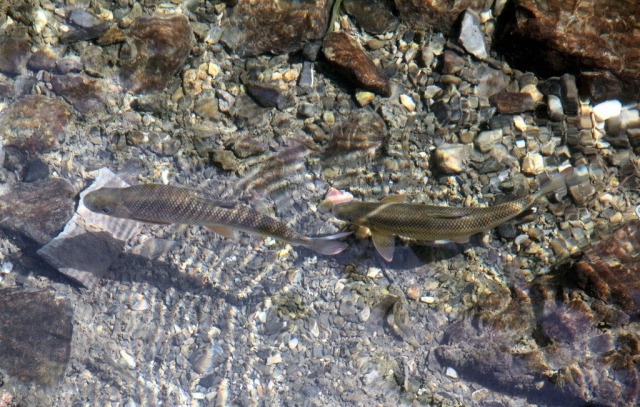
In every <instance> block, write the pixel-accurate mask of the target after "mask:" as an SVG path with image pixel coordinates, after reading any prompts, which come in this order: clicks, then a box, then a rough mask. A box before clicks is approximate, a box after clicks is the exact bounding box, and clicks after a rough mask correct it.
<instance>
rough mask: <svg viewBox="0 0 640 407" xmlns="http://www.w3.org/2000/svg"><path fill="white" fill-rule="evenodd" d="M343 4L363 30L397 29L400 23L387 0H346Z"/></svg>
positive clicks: (381, 32) (382, 32)
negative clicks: (373, 0)
mask: <svg viewBox="0 0 640 407" xmlns="http://www.w3.org/2000/svg"><path fill="white" fill-rule="evenodd" d="M342 6H343V7H344V9H345V11H346V12H347V14H349V15H350V16H352V17H353V18H355V19H356V22H357V23H358V25H359V26H360V27H362V29H363V30H365V31H366V32H368V33H371V34H384V33H386V32H390V31H395V30H396V29H397V28H398V25H399V24H400V20H398V18H397V17H396V16H394V15H393V11H392V9H391V7H390V4H389V3H388V2H386V1H376V2H372V1H370V0H344V1H343V2H342Z"/></svg>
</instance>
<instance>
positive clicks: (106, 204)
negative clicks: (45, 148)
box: [83, 184, 349, 255]
mask: <svg viewBox="0 0 640 407" xmlns="http://www.w3.org/2000/svg"><path fill="white" fill-rule="evenodd" d="M83 202H84V205H85V206H86V207H87V208H89V209H90V210H91V211H93V212H96V213H101V214H105V215H108V216H113V217H116V218H124V219H132V220H136V221H140V222H146V223H154V224H160V225H169V224H172V223H177V224H187V225H200V226H205V227H207V228H209V229H211V230H213V231H214V232H216V233H218V234H220V235H222V236H225V237H232V236H233V231H232V229H238V230H242V231H244V232H247V233H251V234H257V235H263V236H271V237H273V238H276V239H278V240H282V241H285V242H288V243H290V244H291V245H293V246H305V247H308V248H309V249H312V250H315V251H316V252H318V253H322V254H327V255H331V254H337V253H340V252H341V251H343V250H344V249H345V248H346V247H347V244H346V243H344V242H339V241H336V240H335V239H339V238H341V237H344V236H347V235H348V234H349V233H348V232H343V233H337V234H334V235H330V236H323V237H306V236H303V235H301V234H299V233H297V232H296V231H294V230H293V229H291V228H290V227H289V226H287V224H285V223H284V222H282V221H280V220H278V219H276V218H273V217H271V216H267V215H264V214H262V213H260V212H258V211H256V210H255V209H253V208H251V207H250V206H247V205H244V204H240V203H236V202H221V201H216V200H213V199H211V198H209V197H207V196H206V195H204V194H202V193H199V192H196V191H193V190H190V189H187V188H182V187H175V186H169V185H160V184H142V185H136V186H131V187H127V188H101V189H98V190H96V191H92V192H89V193H88V194H86V195H85V196H84V199H83Z"/></svg>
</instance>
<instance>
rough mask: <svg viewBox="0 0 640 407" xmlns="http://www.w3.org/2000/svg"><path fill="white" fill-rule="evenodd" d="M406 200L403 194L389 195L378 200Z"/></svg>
mask: <svg viewBox="0 0 640 407" xmlns="http://www.w3.org/2000/svg"><path fill="white" fill-rule="evenodd" d="M406 200H407V196H406V195H403V194H398V195H389V196H388V197H386V198H384V199H383V200H381V201H380V203H402V202H405V201H406Z"/></svg>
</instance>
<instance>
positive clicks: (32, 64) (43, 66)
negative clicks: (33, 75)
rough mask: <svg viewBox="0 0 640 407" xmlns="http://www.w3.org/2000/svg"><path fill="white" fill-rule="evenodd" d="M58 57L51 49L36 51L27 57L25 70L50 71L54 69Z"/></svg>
mask: <svg viewBox="0 0 640 407" xmlns="http://www.w3.org/2000/svg"><path fill="white" fill-rule="evenodd" d="M57 59H58V56H57V55H56V54H55V53H54V52H53V51H52V50H51V48H48V47H47V48H44V49H41V50H38V51H36V52H34V53H33V54H31V56H29V60H28V61H27V68H29V69H31V70H32V71H34V72H37V71H40V70H45V71H51V70H53V69H54V68H55V67H56V60H57Z"/></svg>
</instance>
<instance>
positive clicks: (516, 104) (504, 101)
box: [489, 92, 536, 114]
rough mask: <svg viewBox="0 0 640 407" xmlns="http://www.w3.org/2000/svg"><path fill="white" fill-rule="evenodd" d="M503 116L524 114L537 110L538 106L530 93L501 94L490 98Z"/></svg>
mask: <svg viewBox="0 0 640 407" xmlns="http://www.w3.org/2000/svg"><path fill="white" fill-rule="evenodd" d="M489 101H490V102H491V104H492V105H494V106H495V107H496V108H497V109H498V112H500V113H502V114H514V113H522V112H526V111H530V110H533V109H535V107H536V104H535V103H534V101H533V98H532V97H531V95H530V94H528V93H520V92H500V93H497V94H495V95H493V96H491V97H490V98H489Z"/></svg>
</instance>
